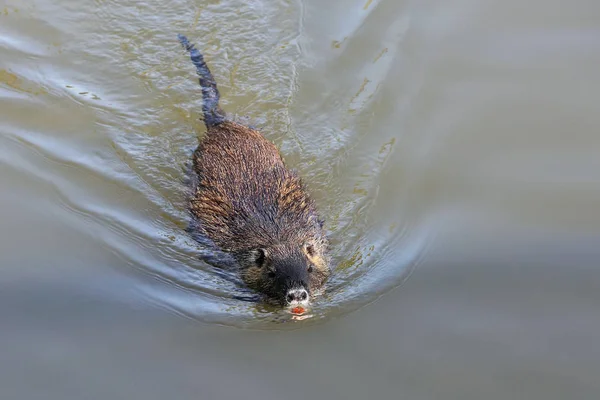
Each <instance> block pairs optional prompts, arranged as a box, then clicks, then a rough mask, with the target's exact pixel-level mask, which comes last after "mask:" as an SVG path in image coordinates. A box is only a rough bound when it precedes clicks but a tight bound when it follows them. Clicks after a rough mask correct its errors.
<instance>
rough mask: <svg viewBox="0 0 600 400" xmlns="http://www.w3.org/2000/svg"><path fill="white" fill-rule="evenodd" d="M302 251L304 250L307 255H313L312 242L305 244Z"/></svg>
mask: <svg viewBox="0 0 600 400" xmlns="http://www.w3.org/2000/svg"><path fill="white" fill-rule="evenodd" d="M304 251H306V254H307V255H308V256H309V257H314V255H315V248H314V247H313V246H312V244H307V245H305V246H304Z"/></svg>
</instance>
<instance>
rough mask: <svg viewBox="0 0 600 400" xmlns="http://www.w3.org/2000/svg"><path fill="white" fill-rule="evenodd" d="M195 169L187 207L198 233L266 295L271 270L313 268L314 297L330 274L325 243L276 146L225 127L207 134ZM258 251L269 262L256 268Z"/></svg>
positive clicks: (255, 133)
mask: <svg viewBox="0 0 600 400" xmlns="http://www.w3.org/2000/svg"><path fill="white" fill-rule="evenodd" d="M193 166H194V171H195V172H196V173H197V175H198V183H197V187H196V189H195V191H194V196H193V198H192V199H191V202H190V208H191V211H192V213H193V215H194V217H195V218H196V219H197V221H198V222H199V224H198V229H199V230H200V232H201V233H202V234H203V235H205V236H206V237H208V238H209V239H211V240H212V241H213V242H214V243H215V244H216V245H217V246H218V247H219V248H220V249H222V250H224V251H226V252H229V253H232V254H233V255H234V257H235V258H236V260H237V261H238V262H239V264H240V266H241V267H242V273H241V276H242V278H243V280H244V281H245V282H246V284H248V285H249V286H250V287H251V288H253V289H255V290H258V291H260V292H263V293H267V294H269V292H271V289H272V288H270V287H269V285H270V282H269V279H268V278H267V277H268V275H267V274H268V271H267V270H268V266H269V265H271V266H274V265H276V264H277V263H281V262H288V261H289V260H290V259H293V260H296V261H301V260H303V261H305V262H306V265H307V266H313V267H314V271H313V273H311V275H310V276H311V278H310V279H309V281H310V282H311V284H310V285H309V286H310V291H311V292H317V291H318V289H319V288H320V287H321V286H322V285H323V283H324V281H325V280H326V278H327V277H328V275H329V262H328V258H327V255H326V252H327V239H326V237H325V234H324V232H323V229H322V224H321V222H320V221H319V219H318V216H317V210H316V207H315V204H314V202H313V200H312V199H311V198H310V197H309V195H308V193H307V192H306V189H305V187H304V185H303V184H302V181H301V179H300V178H299V177H298V176H297V174H296V173H295V172H293V171H291V170H289V169H287V168H286V166H285V164H284V161H283V159H282V158H281V156H280V154H279V152H278V150H277V148H276V147H275V145H273V143H271V142H269V141H268V140H266V139H265V138H264V137H263V136H262V135H261V134H260V133H259V132H258V131H256V130H253V129H250V128H248V127H245V126H242V125H239V124H237V123H235V122H231V121H226V122H223V123H222V124H219V125H217V126H213V127H210V128H209V129H208V132H207V134H206V137H205V138H204V139H203V140H202V141H201V143H200V145H199V146H198V148H197V149H196V151H195V152H194V159H193ZM256 249H264V251H265V252H266V253H267V258H268V260H269V261H271V262H270V263H266V264H267V265H266V266H262V265H257V264H256V258H257V255H256ZM308 250H310V251H308ZM300 264H301V262H300ZM307 268H308V267H307ZM274 297H279V296H274Z"/></svg>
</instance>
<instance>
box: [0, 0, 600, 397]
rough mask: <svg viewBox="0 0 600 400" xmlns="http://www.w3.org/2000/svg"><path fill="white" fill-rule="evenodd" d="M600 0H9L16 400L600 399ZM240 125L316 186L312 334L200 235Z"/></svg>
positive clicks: (5, 248) (0, 276) (7, 157)
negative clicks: (218, 155) (217, 151)
mask: <svg viewBox="0 0 600 400" xmlns="http://www.w3.org/2000/svg"><path fill="white" fill-rule="evenodd" d="M599 23H600V6H599V5H597V4H596V3H595V2H593V1H587V2H586V1H579V2H575V3H571V4H569V5H567V4H565V3H561V2H558V1H545V2H541V1H533V2H529V3H527V4H524V3H522V2H516V1H505V2H492V1H488V2H481V1H474V0H460V1H456V2H444V1H429V2H410V1H393V0H380V1H376V0H368V1H361V2H356V1H342V0H331V1H321V2H319V1H316V0H305V1H287V0H283V1H266V0H259V1H252V2H243V1H230V0H222V1H211V2H205V1H195V2H194V1H187V0H177V1H171V2H134V1H112V0H108V1H105V0H96V1H93V2H92V1H86V2H82V1H74V0H56V1H53V2H51V1H47V0H38V1H32V0H18V1H16V0H8V1H7V0H4V1H3V2H2V1H0V55H1V57H0V182H2V190H0V220H1V221H2V230H1V231H0V232H1V235H2V236H1V239H2V240H0V300H1V301H0V326H1V328H0V343H1V344H0V354H2V357H0V387H2V393H3V396H2V397H3V398H7V399H13V398H14V399H38V398H39V399H70V398H73V399H75V398H77V399H79V398H90V399H106V398H124V397H128V398H140V399H142V398H143V399H154V398H156V399H164V398H166V397H173V398H178V399H179V398H209V399H218V398H224V399H228V398H232V397H234V396H244V397H245V398H250V399H254V398H282V397H285V398H289V399H295V398H306V397H309V396H312V397H314V398H345V399H348V398H351V399H354V398H356V399H364V398H403V399H404V398H407V399H432V398H441V397H443V398H446V399H461V400H464V399H481V398H485V399H506V398H527V399H544V400H547V399H564V398H585V399H589V398H595V397H597V393H598V392H599V391H600V384H599V383H598V382H597V376H598V375H599V374H600V350H599V349H600V347H598V346H597V338H598V335H599V334H600V317H599V314H598V312H597V310H598V308H599V306H600V296H599V295H598V292H599V291H598V288H599V287H600V271H599V270H598V265H599V261H600V248H599V246H598V244H599V243H600V213H598V204H600V185H599V183H600V172H599V171H600V161H599V160H600V158H599V157H598V151H599V149H600V136H599V135H598V126H600V114H599V113H598V112H597V108H598V93H599V92H600V78H599V77H598V74H597V71H598V70H599V68H600V30H599V29H598V26H599ZM177 33H184V34H186V35H187V36H188V37H189V38H190V40H191V41H192V42H194V43H195V44H196V45H197V47H198V48H199V49H201V51H202V52H203V53H204V54H205V57H206V59H207V61H208V62H209V65H210V67H211V69H212V71H213V72H214V75H215V77H216V79H217V82H218V84H219V88H220V91H221V95H222V100H223V104H222V105H223V108H224V109H225V110H226V111H227V112H228V113H230V115H233V116H234V117H235V118H236V119H238V120H241V121H247V122H248V123H251V124H253V125H255V126H257V127H258V128H260V129H261V130H262V131H263V132H264V134H265V136H267V137H268V138H269V139H270V140H272V141H274V142H275V143H276V144H277V145H278V146H279V147H280V149H281V151H282V153H283V154H284V155H285V158H286V161H287V162H288V164H290V165H291V166H293V167H295V168H297V169H298V170H299V171H300V173H301V175H302V176H303V177H304V178H305V180H306V181H307V183H308V186H309V187H310V189H311V192H312V193H314V197H315V198H316V200H317V203H318V205H319V208H320V209H321V210H322V214H323V215H324V216H325V218H326V220H327V227H328V229H329V234H330V236H331V241H332V245H333V250H334V260H335V263H336V265H337V267H336V270H335V273H334V275H333V277H332V280H331V281H330V284H329V287H328V292H327V294H326V296H325V297H324V298H323V299H321V300H320V301H319V302H318V303H317V304H316V306H315V309H314V312H313V315H312V318H309V319H306V320H303V321H293V320H290V318H289V316H288V315H286V314H283V313H280V312H276V311H274V310H271V309H267V308H264V307H262V306H260V305H256V304H254V303H249V302H243V301H239V300H235V299H234V298H233V296H236V295H243V294H245V293H246V291H245V289H244V288H243V286H241V285H240V284H239V283H238V282H236V281H235V280H233V281H232V280H228V279H225V278H223V277H222V276H220V275H219V274H216V273H215V271H213V270H212V269H211V268H210V267H208V266H207V265H205V264H203V263H202V262H200V261H199V260H198V253H199V251H200V250H201V249H200V248H199V245H198V244H196V243H194V242H193V241H192V240H191V238H190V237H189V236H188V235H187V234H186V233H185V231H184V229H185V227H186V224H187V221H188V215H187V212H186V202H185V200H186V197H185V196H186V184H185V169H186V163H187V162H188V161H189V158H190V154H191V152H192V150H193V149H194V147H195V146H196V144H197V140H198V137H200V136H201V135H202V134H203V133H204V127H203V125H202V124H201V122H200V121H198V118H199V116H200V114H199V111H200V105H201V99H200V92H199V89H198V87H197V81H196V78H195V75H194V71H193V68H192V65H191V63H190V62H189V59H188V57H187V56H186V54H185V52H184V51H182V49H181V48H180V46H179V44H178V42H177V38H176V34H177Z"/></svg>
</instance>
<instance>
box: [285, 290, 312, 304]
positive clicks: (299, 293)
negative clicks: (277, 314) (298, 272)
mask: <svg viewBox="0 0 600 400" xmlns="http://www.w3.org/2000/svg"><path fill="white" fill-rule="evenodd" d="M285 299H286V300H287V302H288V303H294V302H297V303H304V302H306V301H307V300H308V292H307V291H306V289H290V290H288V291H287V294H286V296H285Z"/></svg>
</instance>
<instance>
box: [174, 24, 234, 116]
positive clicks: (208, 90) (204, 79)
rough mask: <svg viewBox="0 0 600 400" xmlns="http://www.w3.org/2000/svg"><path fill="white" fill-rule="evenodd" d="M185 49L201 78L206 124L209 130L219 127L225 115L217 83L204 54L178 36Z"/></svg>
mask: <svg viewBox="0 0 600 400" xmlns="http://www.w3.org/2000/svg"><path fill="white" fill-rule="evenodd" d="M177 37H178V38H179V41H180V42H181V44H182V45H183V47H184V48H185V49H186V50H187V51H189V52H190V58H191V59H192V63H194V66H195V67H196V73H197V74H198V76H199V77H200V79H199V82H200V88H202V113H203V114H204V123H205V124H206V127H207V128H210V127H211V126H217V125H219V124H220V123H222V122H223V121H225V113H223V111H222V110H221V109H220V108H219V98H220V95H219V90H218V89H217V83H216V82H215V79H214V78H213V76H212V74H211V72H210V70H209V69H208V65H206V62H204V57H202V54H200V52H199V51H198V50H197V49H196V48H195V47H194V45H193V44H191V43H190V42H189V40H188V39H187V38H186V37H185V36H183V35H181V34H179V35H177Z"/></svg>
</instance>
